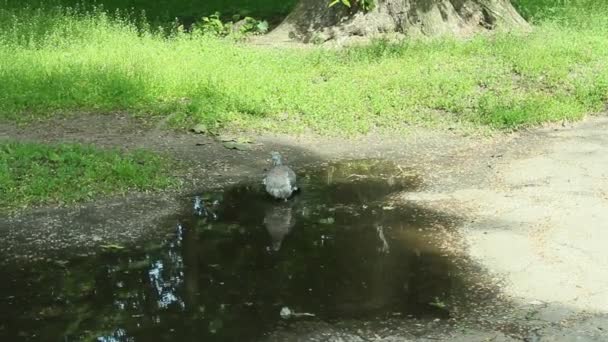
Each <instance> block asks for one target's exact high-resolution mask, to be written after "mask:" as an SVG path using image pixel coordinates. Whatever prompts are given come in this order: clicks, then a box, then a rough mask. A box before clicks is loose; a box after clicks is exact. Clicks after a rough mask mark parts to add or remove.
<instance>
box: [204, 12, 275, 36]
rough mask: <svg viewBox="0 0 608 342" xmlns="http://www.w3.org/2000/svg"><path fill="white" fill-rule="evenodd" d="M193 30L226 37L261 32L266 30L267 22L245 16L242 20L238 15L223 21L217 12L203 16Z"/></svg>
mask: <svg viewBox="0 0 608 342" xmlns="http://www.w3.org/2000/svg"><path fill="white" fill-rule="evenodd" d="M195 30H196V31H198V32H200V33H201V34H203V35H212V36H215V37H226V36H229V35H233V36H236V37H237V38H238V37H242V36H247V35H251V34H263V33H266V32H267V31H268V22H267V21H265V20H256V19H254V18H252V17H245V18H243V19H242V20H241V19H240V16H239V15H234V16H233V21H226V22H223V21H222V19H221V16H220V13H219V12H216V13H214V14H212V15H211V16H209V17H203V18H202V20H201V22H200V23H198V24H196V25H195Z"/></svg>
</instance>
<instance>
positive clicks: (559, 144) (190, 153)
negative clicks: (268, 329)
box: [0, 114, 608, 342]
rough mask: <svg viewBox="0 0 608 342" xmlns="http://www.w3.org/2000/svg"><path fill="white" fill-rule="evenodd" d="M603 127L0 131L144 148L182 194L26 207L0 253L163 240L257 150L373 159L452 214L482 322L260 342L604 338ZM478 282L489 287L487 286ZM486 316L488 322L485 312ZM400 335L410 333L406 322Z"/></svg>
mask: <svg viewBox="0 0 608 342" xmlns="http://www.w3.org/2000/svg"><path fill="white" fill-rule="evenodd" d="M607 129H608V118H606V117H595V118H591V119H588V120H586V121H585V122H581V123H578V124H575V125H572V126H567V127H563V126H562V125H557V126H551V127H545V128H542V129H538V130H533V131H526V132H518V133H512V134H495V135H493V136H463V135H462V134H460V133H458V132H433V131H425V130H420V131H417V132H416V133H411V134H408V135H406V136H402V137H396V136H379V135H370V136H366V137H360V138H357V139H350V140H346V139H341V138H322V137H314V136H299V137H292V136H250V135H249V136H248V137H251V138H252V139H253V144H251V145H250V147H251V149H250V150H246V151H241V150H233V149H227V148H225V147H224V145H223V144H222V143H221V142H218V141H217V139H214V138H212V137H208V136H204V135H196V134H193V133H188V134H186V133H183V132H175V131H171V130H167V129H165V128H163V127H161V125H159V124H157V123H153V122H152V123H151V122H145V121H143V120H142V119H135V118H132V117H129V116H127V115H121V114H113V115H89V116H86V115H83V116H79V117H77V118H66V119H54V120H53V121H47V122H41V123H36V124H32V125H27V126H22V127H20V126H16V125H14V124H12V123H2V124H0V140H2V139H17V140H34V141H42V142H64V141H66V142H82V143H92V144H96V145H98V146H102V147H117V148H125V149H132V148H147V149H151V150H154V151H158V152H160V153H163V154H166V155H169V156H171V157H173V158H174V159H175V160H176V173H177V174H178V175H179V176H180V177H181V178H182V179H184V186H183V190H182V191H179V192H167V193H162V194H134V195H132V196H129V197H127V198H107V199H100V200H99V201H96V202H94V203H85V204H81V205H78V206H72V207H66V208H55V207H47V208H36V209H31V210H27V211H24V212H21V213H17V214H13V215H11V216H10V217H9V216H5V217H0V238H1V239H2V241H3V243H2V244H1V245H0V253H1V254H2V255H8V256H11V257H17V258H25V259H32V260H36V259H39V258H52V255H53V253H55V252H61V253H64V252H65V251H69V252H70V253H76V254H86V253H91V252H94V251H95V248H97V247H98V246H100V245H103V244H108V243H117V244H123V245H124V244H128V243H132V244H139V243H141V242H142V241H145V240H146V239H148V238H150V237H153V236H158V235H163V234H167V233H168V230H167V231H159V230H158V229H157V228H155V225H154V222H155V221H156V220H158V219H160V218H163V217H167V216H170V215H172V214H174V213H175V212H176V211H178V210H180V208H183V204H184V203H185V201H186V200H188V194H190V193H193V192H198V191H202V190H204V189H210V188H216V187H221V186H223V185H225V184H230V183H233V182H236V181H240V180H243V179H256V178H260V179H261V176H262V174H263V172H264V168H265V167H266V166H267V165H268V162H267V158H268V154H269V152H270V151H273V150H278V151H281V152H282V153H283V154H284V155H285V156H287V159H288V163H290V164H291V165H293V166H294V167H295V168H296V169H297V168H299V167H304V166H310V165H313V164H316V163H322V162H324V161H328V160H336V159H359V158H384V159H391V160H395V161H397V162H398V163H399V164H400V165H403V166H407V167H409V168H412V169H414V170H416V172H417V173H418V174H420V175H422V176H423V178H424V181H425V186H424V190H423V191H421V192H417V193H405V194H403V195H402V196H401V197H400V199H401V200H403V201H414V202H416V203H419V204H424V205H428V206H433V207H441V208H445V209H446V210H450V211H452V212H456V213H458V214H460V215H461V216H463V217H466V220H464V224H463V225H462V227H461V228H460V232H459V234H460V235H461V236H462V239H463V241H464V242H465V244H464V245H465V246H466V247H465V250H464V252H465V253H466V254H467V255H468V256H469V257H470V258H472V259H473V260H475V262H476V263H478V265H479V266H480V267H481V268H484V269H485V271H486V272H487V273H488V274H489V278H488V279H492V280H491V282H492V286H497V287H498V288H499V289H500V292H501V296H500V300H497V301H496V302H495V303H488V306H490V307H491V306H493V308H492V310H489V311H488V314H487V315H485V316H484V317H483V318H480V317H470V319H464V320H463V321H462V322H456V323H455V322H425V323H424V324H419V325H417V323H411V322H410V323H408V325H404V324H403V323H399V322H386V324H385V325H383V326H372V325H370V326H368V325H362V324H360V323H349V322H343V323H339V324H331V325H330V324H327V325H318V324H309V323H306V322H302V323H301V324H299V325H296V328H295V329H293V330H292V331H289V332H281V331H278V332H277V333H276V334H274V335H272V336H270V337H269V341H285V340H289V341H437V340H441V341H463V342H464V341H608V249H607V248H605V245H606V241H608V223H607V222H608V179H607V178H606V172H607V171H606V165H608V137H606V136H605V135H604V132H606V130H607ZM489 281H490V280H489ZM490 311H491V314H490V313H489V312H490ZM412 324H413V325H412Z"/></svg>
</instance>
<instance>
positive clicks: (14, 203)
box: [0, 142, 176, 211]
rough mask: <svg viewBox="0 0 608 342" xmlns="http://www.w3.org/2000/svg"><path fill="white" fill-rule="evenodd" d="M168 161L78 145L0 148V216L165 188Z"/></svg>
mask: <svg viewBox="0 0 608 342" xmlns="http://www.w3.org/2000/svg"><path fill="white" fill-rule="evenodd" d="M173 185H176V182H175V180H174V179H173V178H172V177H171V175H170V172H169V168H168V162H167V161H166V160H165V159H163V158H160V157H158V156H156V155H154V154H152V153H150V152H144V151H136V152H131V153H123V152H118V151H114V150H99V149H96V148H94V147H89V146H81V145H52V146H49V145H43V144H35V143H18V142H1V143H0V211H3V210H6V209H14V208H17V207H24V206H31V205H38V204H62V203H73V202H77V201H83V200H91V199H95V198H98V197H99V196H107V195H119V194H126V193H128V192H141V191H153V190H159V189H165V188H168V187H170V186H173Z"/></svg>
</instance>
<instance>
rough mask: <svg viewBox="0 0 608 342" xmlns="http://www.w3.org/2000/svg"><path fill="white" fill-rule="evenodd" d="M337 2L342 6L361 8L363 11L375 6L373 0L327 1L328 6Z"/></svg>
mask: <svg viewBox="0 0 608 342" xmlns="http://www.w3.org/2000/svg"><path fill="white" fill-rule="evenodd" d="M337 4H341V5H343V6H346V7H348V8H353V9H355V10H361V11H363V12H369V11H371V10H373V9H374V7H375V6H376V3H375V0H353V3H351V1H350V0H332V1H331V2H330V3H329V7H333V6H335V5H337ZM353 4H354V6H353Z"/></svg>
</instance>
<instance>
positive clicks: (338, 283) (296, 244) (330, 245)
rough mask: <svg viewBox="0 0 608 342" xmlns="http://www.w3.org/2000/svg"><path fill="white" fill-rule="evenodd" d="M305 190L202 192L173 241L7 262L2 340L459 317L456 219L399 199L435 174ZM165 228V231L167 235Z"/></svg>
mask: <svg viewBox="0 0 608 342" xmlns="http://www.w3.org/2000/svg"><path fill="white" fill-rule="evenodd" d="M299 174H300V185H301V188H302V191H301V192H300V193H298V194H297V195H296V196H295V197H294V198H292V199H291V200H289V201H287V202H281V201H278V202H277V201H274V200H272V199H269V198H268V197H267V196H266V195H265V193H264V192H263V191H262V188H261V185H260V184H240V185H237V186H235V187H232V188H229V189H226V190H225V191H222V192H215V193H213V192H208V193H202V194H199V195H200V197H201V198H202V199H203V200H204V204H205V205H206V207H207V208H208V211H209V215H207V216H197V215H195V214H194V210H193V208H192V198H189V199H188V201H187V203H185V204H184V210H183V212H181V213H179V214H176V215H175V217H171V218H168V219H167V221H166V224H165V225H166V227H174V228H172V229H174V232H173V233H171V234H170V236H168V237H167V239H166V240H165V241H160V242H151V243H150V244H149V246H147V247H146V248H138V249H133V250H130V249H128V248H123V247H122V246H106V249H105V252H103V253H101V254H99V255H98V256H96V257H86V258H70V257H67V256H66V257H65V258H64V259H61V260H49V261H48V262H46V263H39V264H36V265H31V264H29V265H27V266H24V265H18V264H11V263H4V264H3V265H2V266H0V276H1V279H2V281H0V340H2V341H18V340H32V341H34V340H36V341H38V340H44V341H81V340H83V341H178V340H184V341H203V340H204V341H250V340H255V339H256V338H259V337H262V336H264V335H265V334H267V333H269V332H271V331H272V330H273V329H275V328H276V327H278V326H287V327H288V325H289V324H290V322H293V321H294V320H324V321H329V322H331V321H336V320H340V319H344V318H361V319H366V320H369V319H382V318H383V317H387V316H390V317H397V316H398V317H424V318H445V317H449V316H450V310H449V309H448V307H446V306H445V305H444V301H446V300H448V299H449V298H451V297H454V296H458V295H459V294H458V293H457V291H461V289H462V286H461V275H460V274H459V272H458V271H457V270H456V268H455V265H454V262H453V258H452V257H450V256H449V255H446V254H445V253H444V252H442V251H441V250H440V248H439V247H438V246H439V244H440V243H441V242H442V241H441V238H442V232H445V229H449V227H450V225H451V223H452V222H453V221H454V219H453V218H450V217H448V216H446V215H443V214H442V213H439V212H436V211H432V210H428V209H425V208H421V207H417V206H404V205H399V204H397V203H394V201H393V200H392V199H391V196H392V195H395V194H397V193H399V192H401V191H408V190H415V189H417V188H419V187H420V186H421V185H422V184H421V179H420V178H419V177H418V176H416V175H413V174H410V173H409V172H408V170H404V169H402V168H400V167H399V166H397V165H394V164H391V163H387V162H380V161H373V160H371V161H370V160H368V161H356V162H346V163H340V164H328V165H323V166H321V167H318V168H315V169H311V170H302V171H301V172H300V173H299ZM161 228H165V227H159V229H161Z"/></svg>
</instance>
